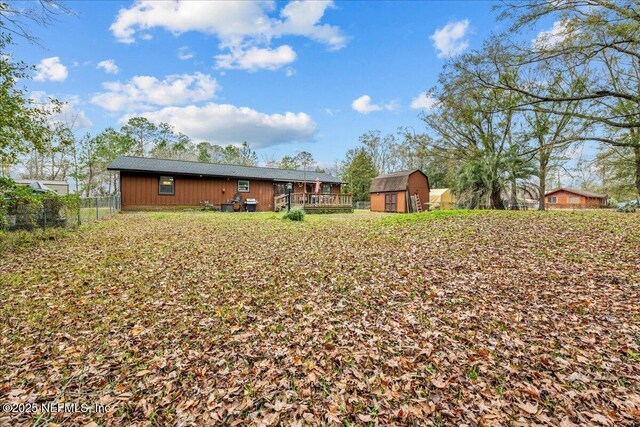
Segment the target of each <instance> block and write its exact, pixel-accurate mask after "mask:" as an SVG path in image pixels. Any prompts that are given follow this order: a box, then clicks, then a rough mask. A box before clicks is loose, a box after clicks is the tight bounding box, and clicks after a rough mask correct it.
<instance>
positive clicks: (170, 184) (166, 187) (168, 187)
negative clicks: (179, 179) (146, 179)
mask: <svg viewBox="0 0 640 427" xmlns="http://www.w3.org/2000/svg"><path fill="white" fill-rule="evenodd" d="M175 184H176V183H175V181H174V180H173V177H172V176H161V177H160V187H159V188H158V194H163V195H165V196H173V195H174V194H176V188H175Z"/></svg>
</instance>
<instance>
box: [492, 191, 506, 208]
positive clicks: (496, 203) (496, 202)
mask: <svg viewBox="0 0 640 427" xmlns="http://www.w3.org/2000/svg"><path fill="white" fill-rule="evenodd" d="M490 202H491V207H492V208H493V209H504V203H502V192H501V191H500V187H499V186H494V187H493V188H492V189H491V195H490Z"/></svg>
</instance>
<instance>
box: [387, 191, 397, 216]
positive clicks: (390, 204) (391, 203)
mask: <svg viewBox="0 0 640 427" xmlns="http://www.w3.org/2000/svg"><path fill="white" fill-rule="evenodd" d="M384 211H385V212H397V211H398V193H387V194H385V195H384Z"/></svg>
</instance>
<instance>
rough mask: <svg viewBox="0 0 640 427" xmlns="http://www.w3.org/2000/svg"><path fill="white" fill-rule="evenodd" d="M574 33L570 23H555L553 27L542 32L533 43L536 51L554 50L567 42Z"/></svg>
mask: <svg viewBox="0 0 640 427" xmlns="http://www.w3.org/2000/svg"><path fill="white" fill-rule="evenodd" d="M572 33H573V30H572V29H571V26H570V25H569V22H568V21H555V22H554V23H553V27H551V28H550V29H549V30H546V31H540V32H539V33H538V35H537V36H536V37H535V38H534V39H533V41H532V42H531V43H532V45H533V47H535V48H536V49H553V48H554V47H557V46H559V45H560V44H562V43H563V42H564V41H565V40H567V39H568V38H569V36H570V35H571V34H572Z"/></svg>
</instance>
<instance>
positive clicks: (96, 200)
mask: <svg viewBox="0 0 640 427" xmlns="http://www.w3.org/2000/svg"><path fill="white" fill-rule="evenodd" d="M94 200H95V204H96V220H98V219H99V218H98V198H97V197H96V198H95V199H94Z"/></svg>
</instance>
